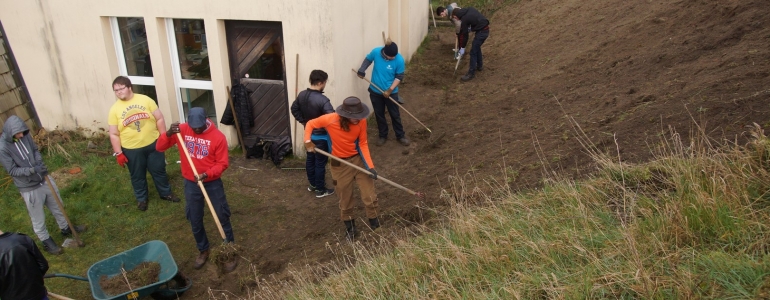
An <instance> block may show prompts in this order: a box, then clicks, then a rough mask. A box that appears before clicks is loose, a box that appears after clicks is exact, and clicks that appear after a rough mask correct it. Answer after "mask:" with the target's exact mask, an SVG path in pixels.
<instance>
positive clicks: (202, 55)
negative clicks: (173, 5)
mask: <svg viewBox="0 0 770 300" xmlns="http://www.w3.org/2000/svg"><path fill="white" fill-rule="evenodd" d="M204 25H205V24H204V22H203V20H200V19H167V20H166V30H167V31H168V35H169V46H170V47H171V53H175V54H176V55H173V54H172V56H171V60H172V66H173V72H174V84H175V85H176V90H177V91H178V92H177V105H178V107H179V117H180V119H181V120H187V112H188V111H189V110H190V108H192V107H203V108H204V109H205V110H206V113H207V114H208V116H209V118H210V119H211V120H212V121H215V122H214V124H217V122H216V107H215V106H214V93H213V91H212V90H213V89H214V86H213V85H212V83H211V70H210V69H209V55H208V45H207V44H206V27H205V26H204Z"/></svg>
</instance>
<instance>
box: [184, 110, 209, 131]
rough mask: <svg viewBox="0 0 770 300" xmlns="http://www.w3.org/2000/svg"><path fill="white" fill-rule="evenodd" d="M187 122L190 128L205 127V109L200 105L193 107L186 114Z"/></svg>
mask: <svg viewBox="0 0 770 300" xmlns="http://www.w3.org/2000/svg"><path fill="white" fill-rule="evenodd" d="M187 124H188V125H190V128H201V127H206V111H204V110H203V108H202V107H193V108H191V109H190V113H189V114H188V115H187Z"/></svg>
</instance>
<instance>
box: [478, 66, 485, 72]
mask: <svg viewBox="0 0 770 300" xmlns="http://www.w3.org/2000/svg"><path fill="white" fill-rule="evenodd" d="M481 71H484V68H482V67H478V68H476V72H481Z"/></svg>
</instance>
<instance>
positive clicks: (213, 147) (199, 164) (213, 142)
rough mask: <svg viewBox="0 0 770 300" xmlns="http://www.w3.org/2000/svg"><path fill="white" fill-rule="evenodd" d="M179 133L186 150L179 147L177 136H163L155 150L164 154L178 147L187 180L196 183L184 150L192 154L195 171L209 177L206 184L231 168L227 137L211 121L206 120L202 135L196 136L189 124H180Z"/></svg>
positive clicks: (183, 172) (183, 174)
mask: <svg viewBox="0 0 770 300" xmlns="http://www.w3.org/2000/svg"><path fill="white" fill-rule="evenodd" d="M179 132H180V134H182V139H183V140H184V142H185V144H186V145H185V147H184V148H183V147H180V146H179V138H177V137H176V135H173V136H171V137H167V136H166V135H165V134H161V135H160V137H159V138H158V142H157V143H156V144H155V149H156V150H158V151H160V152H163V151H166V150H167V149H168V148H171V146H173V145H176V147H177V149H179V158H180V159H181V161H182V176H183V177H184V178H185V179H187V180H190V181H195V174H194V173H193V171H192V169H191V168H190V164H189V163H188V162H187V158H186V157H185V154H184V152H182V149H187V151H188V153H190V158H191V159H192V161H193V164H195V170H196V171H198V174H203V173H206V176H207V177H206V179H204V180H203V181H204V182H209V181H212V180H216V179H218V178H219V177H221V176H222V172H224V171H225V170H226V169H227V167H228V166H230V159H229V157H228V156H227V154H228V153H227V139H225V135H224V134H222V132H221V131H219V129H217V128H216V127H215V126H213V123H212V122H211V120H209V119H206V130H204V131H203V133H201V134H195V132H193V130H192V128H190V126H189V125H187V123H182V124H179Z"/></svg>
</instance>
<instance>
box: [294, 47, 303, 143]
mask: <svg viewBox="0 0 770 300" xmlns="http://www.w3.org/2000/svg"><path fill="white" fill-rule="evenodd" d="M298 90H299V53H297V64H296V65H295V67H294V99H297V95H298ZM297 130H299V122H298V121H297V119H296V118H295V119H294V140H295V141H296V140H297V138H298V134H299V133H297ZM300 141H301V140H300ZM299 144H300V145H301V144H302V143H299Z"/></svg>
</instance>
